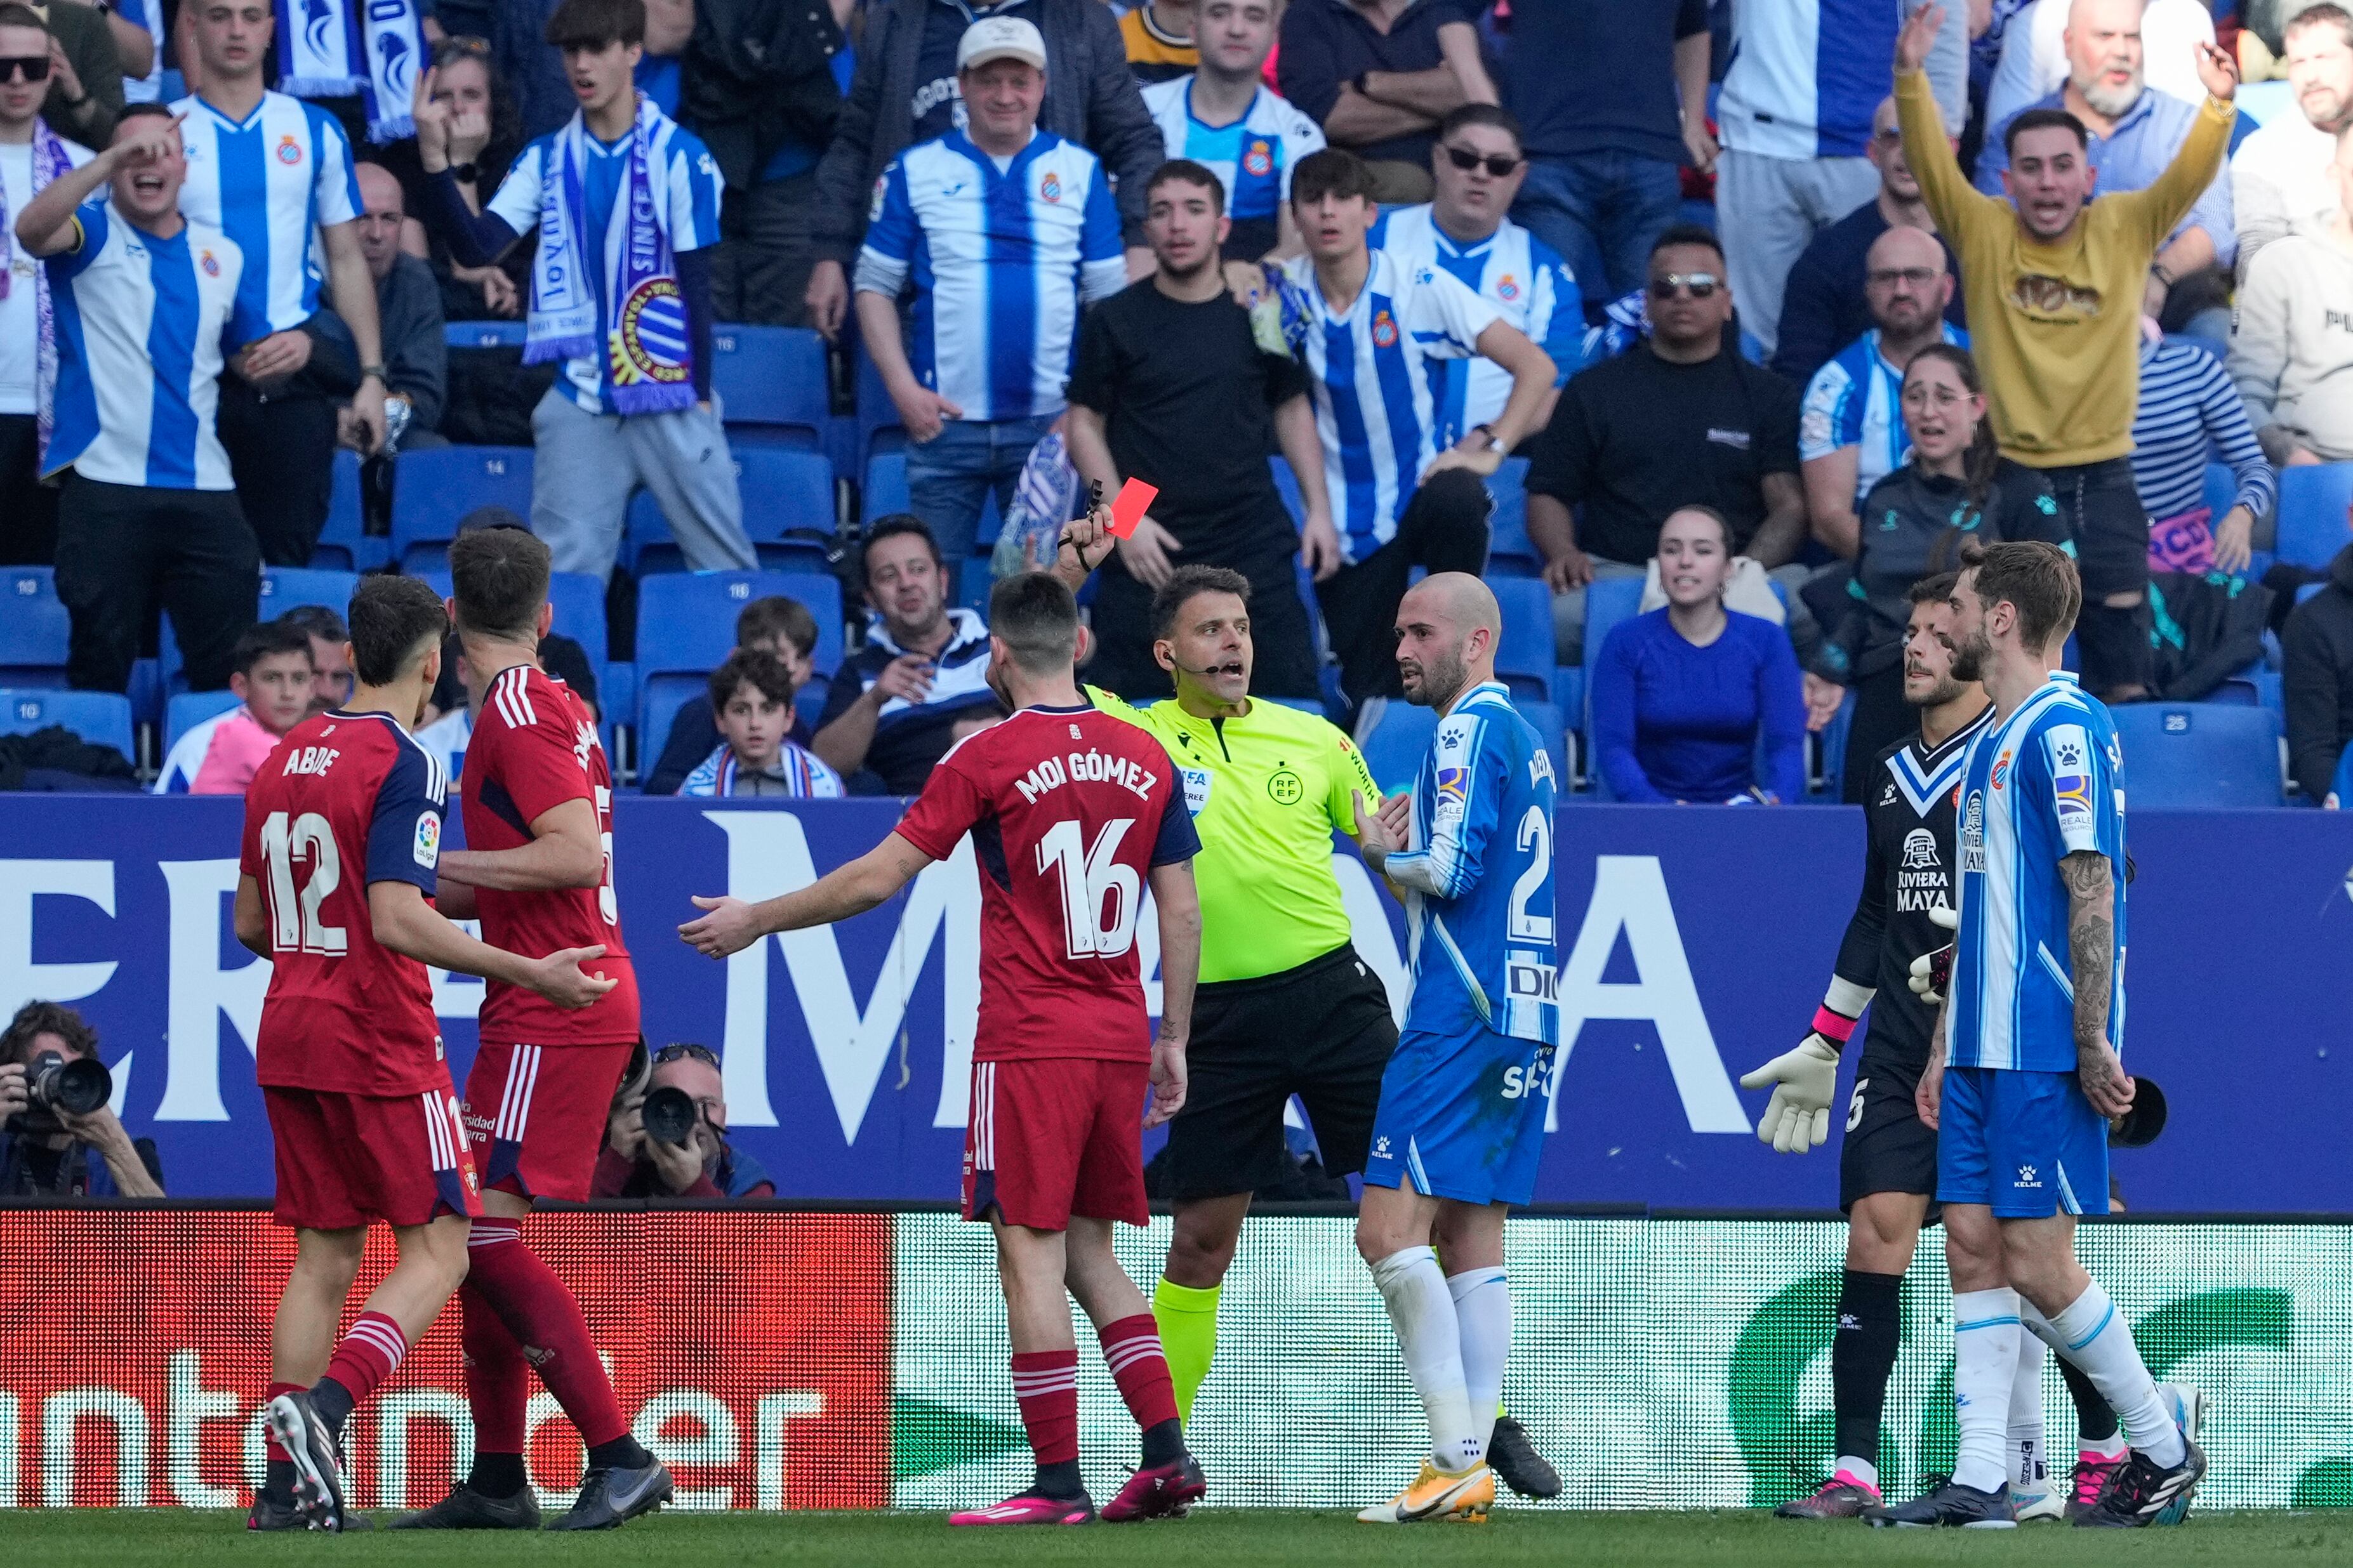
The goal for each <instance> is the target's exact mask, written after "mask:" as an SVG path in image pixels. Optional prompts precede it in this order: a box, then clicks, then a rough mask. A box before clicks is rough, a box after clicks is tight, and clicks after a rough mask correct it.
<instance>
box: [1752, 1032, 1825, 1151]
mask: <svg viewBox="0 0 2353 1568" xmlns="http://www.w3.org/2000/svg"><path fill="white" fill-rule="evenodd" d="M1838 1064H1839V1048H1838V1047H1837V1046H1836V1045H1834V1044H1832V1043H1831V1041H1830V1040H1828V1039H1826V1038H1824V1037H1822V1036H1821V1035H1820V1034H1819V1033H1816V1034H1810V1035H1808V1036H1807V1037H1805V1038H1804V1039H1802V1040H1799V1042H1798V1045H1797V1048H1796V1049H1794V1050H1789V1051H1785V1052H1783V1053H1782V1054H1781V1055H1779V1056H1778V1057H1775V1058H1773V1059H1772V1060H1771V1061H1769V1062H1767V1063H1766V1064H1765V1065H1764V1066H1763V1067H1761V1068H1757V1070H1756V1071H1755V1072H1752V1073H1749V1074H1747V1075H1746V1077H1744V1078H1742V1079H1741V1080H1740V1087H1741V1088H1743V1089H1771V1090H1772V1091H1773V1098H1772V1099H1770V1100H1767V1101H1766V1102H1765V1115H1764V1117H1763V1118H1762V1119H1761V1120H1760V1121H1758V1122H1757V1137H1759V1138H1761V1139H1763V1140H1764V1141H1765V1142H1767V1143H1770V1144H1771V1145H1773V1149H1774V1152H1776V1153H1780V1154H1802V1153H1804V1152H1806V1151H1807V1150H1809V1149H1811V1148H1813V1147H1814V1146H1815V1145H1816V1144H1820V1143H1827V1142H1830V1141H1831V1099H1832V1098H1833V1097H1834V1096H1835V1095H1836V1094H1837V1093H1838Z"/></svg>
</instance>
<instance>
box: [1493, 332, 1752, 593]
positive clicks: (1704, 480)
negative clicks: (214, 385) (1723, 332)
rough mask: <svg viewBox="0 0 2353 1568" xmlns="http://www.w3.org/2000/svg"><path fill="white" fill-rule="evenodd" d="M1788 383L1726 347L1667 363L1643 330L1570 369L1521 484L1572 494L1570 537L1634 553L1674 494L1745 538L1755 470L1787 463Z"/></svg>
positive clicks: (1627, 559)
mask: <svg viewBox="0 0 2353 1568" xmlns="http://www.w3.org/2000/svg"><path fill="white" fill-rule="evenodd" d="M1798 405H1799V395H1798V389H1797V388H1796V387H1794V386H1792V385H1790V384H1788V382H1786V381H1784V380H1782V379H1781V378H1780V377H1779V376H1778V375H1775V374H1773V373H1772V372H1771V371H1769V370H1767V369H1765V368H1763V367H1762V366H1760V365H1753V364H1750V363H1748V362H1747V361H1746V360H1745V359H1742V358H1741V357H1740V356H1739V355H1738V354H1737V353H1731V352H1729V351H1725V352H1722V353H1717V354H1716V356H1715V358H1714V359H1710V360H1704V361H1702V362H1701V363H1698V364H1671V363H1668V362H1667V361H1665V360H1662V359H1661V358H1660V357H1659V356H1658V355H1657V353H1654V352H1652V350H1651V343H1650V342H1649V341H1648V340H1647V339H1646V340H1644V341H1643V342H1640V343H1638V344H1636V345H1635V346H1634V347H1633V348H1631V349H1630V350H1628V351H1627V352H1626V353H1622V354H1620V355H1619V356H1618V357H1617V358H1616V359H1613V360H1607V361H1604V362H1603V363H1600V364H1598V365H1595V366H1594V367H1593V368H1592V369H1590V370H1588V371H1585V372H1583V373H1581V374H1577V375H1575V376H1572V377H1571V378H1570V379H1569V383H1568V384H1567V386H1566V387H1563V388H1562V389H1561V395H1560V402H1559V403H1558V405H1556V406H1555V408H1554V409H1553V416H1552V423H1551V424H1549V425H1547V426H1545V428H1544V431H1543V433H1542V434H1540V435H1539V436H1537V437H1536V439H1535V451H1534V460H1533V461H1532V462H1531V463H1530V464H1529V468H1528V489H1530V490H1531V491H1534V492H1535V493H1537V494H1540V495H1548V496H1551V497H1554V498H1555V499H1556V500H1560V501H1562V502H1564V503H1565V504H1567V505H1568V506H1572V507H1574V506H1579V505H1582V506H1583V507H1584V509H1585V512H1584V516H1583V518H1582V520H1581V521H1579V522H1578V524H1577V547H1578V548H1579V549H1581V550H1583V551H1584V552H1586V553H1587V554H1588V555H1593V556H1598V557H1599V558H1600V559H1602V560H1604V561H1618V562H1623V563H1627V564H1629V565H1639V564H1641V563H1643V562H1645V561H1648V560H1649V559H1650V558H1651V556H1652V555H1654V554H1656V553H1657V552H1658V547H1659V525H1660V524H1661V523H1662V522H1664V521H1666V517H1667V514H1668V513H1669V512H1671V511H1672V510H1675V509H1676V508H1677V507H1680V506H1694V505H1699V506H1712V507H1714V508H1715V510H1718V511H1720V512H1722V513H1723V514H1724V515H1725V518H1726V519H1728V520H1729V521H1731V523H1732V537H1733V541H1734V543H1735V544H1736V546H1738V547H1739V548H1740V549H1743V550H1745V549H1746V548H1747V547H1748V542H1749V541H1750V540H1752V539H1754V538H1755V537H1756V536H1757V529H1758V528H1760V527H1762V526H1763V524H1764V521H1765V510H1766V507H1765V491H1764V486H1763V484H1762V480H1763V479H1764V477H1765V476H1766V475H1767V474H1795V473H1796V472H1797V471H1798Z"/></svg>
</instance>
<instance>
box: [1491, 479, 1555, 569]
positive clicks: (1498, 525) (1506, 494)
mask: <svg viewBox="0 0 2353 1568" xmlns="http://www.w3.org/2000/svg"><path fill="white" fill-rule="evenodd" d="M1487 493H1488V494H1489V495H1492V496H1493V497H1494V498H1495V511H1494V515H1493V517H1492V518H1490V519H1489V520H1488V528H1489V529H1490V531H1492V533H1493V541H1492V542H1490V544H1489V545H1488V547H1487V549H1488V553H1489V554H1491V555H1495V556H1501V557H1503V558H1504V560H1506V561H1509V562H1513V563H1520V564H1522V565H1524V566H1525V569H1528V570H1534V569H1535V566H1536V565H1537V564H1538V563H1540V562H1541V561H1542V559H1543V557H1542V556H1540V555H1539V554H1538V553H1537V552H1536V547H1535V545H1533V544H1531V543H1529V542H1528V460H1527V459H1526V458H1504V466H1503V467H1502V468H1497V469H1496V470H1495V473H1494V476H1493V478H1492V479H1489V480H1488V481H1487Z"/></svg>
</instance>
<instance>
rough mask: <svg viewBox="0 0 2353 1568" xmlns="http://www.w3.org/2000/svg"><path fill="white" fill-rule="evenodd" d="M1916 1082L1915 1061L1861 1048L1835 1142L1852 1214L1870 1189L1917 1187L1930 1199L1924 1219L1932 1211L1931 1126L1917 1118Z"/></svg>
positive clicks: (1844, 1206)
mask: <svg viewBox="0 0 2353 1568" xmlns="http://www.w3.org/2000/svg"><path fill="white" fill-rule="evenodd" d="M1919 1085H1920V1068H1919V1065H1918V1064H1916V1063H1910V1062H1901V1061H1897V1060H1895V1059H1894V1058H1889V1057H1883V1056H1873V1055H1870V1054H1868V1053H1866V1054H1865V1055H1864V1057H1863V1058H1862V1065H1861V1066H1860V1067H1859V1068H1856V1069H1855V1079H1854V1094H1853V1096H1852V1098H1851V1099H1850V1100H1848V1101H1847V1110H1846V1135H1845V1137H1844V1138H1842V1139H1841V1140H1840V1142H1839V1208H1840V1209H1841V1211H1842V1212H1844V1213H1847V1214H1852V1213H1853V1212H1854V1205H1855V1204H1856V1203H1857V1202H1858V1201H1860V1200H1861V1199H1863V1198H1867V1197H1869V1196H1870V1195H1871V1194H1873V1193H1917V1194H1921V1195H1923V1196H1925V1197H1926V1198H1927V1199H1928V1200H1929V1204H1928V1217H1929V1219H1930V1220H1931V1221H1933V1220H1935V1218H1936V1214H1937V1205H1936V1201H1935V1200H1936V1129H1935V1128H1933V1127H1931V1126H1929V1125H1928V1124H1927V1123H1926V1122H1925V1121H1921V1120H1920V1110H1919V1107H1918V1106H1917V1105H1916V1104H1915V1102H1914V1100H1913V1091H1914V1090H1915V1089H1917V1088H1919Z"/></svg>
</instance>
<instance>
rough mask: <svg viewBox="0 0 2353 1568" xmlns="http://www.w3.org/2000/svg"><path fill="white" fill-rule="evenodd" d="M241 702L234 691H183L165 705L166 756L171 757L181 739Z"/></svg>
mask: <svg viewBox="0 0 2353 1568" xmlns="http://www.w3.org/2000/svg"><path fill="white" fill-rule="evenodd" d="M240 700H241V699H239V698H238V696H237V693H236V692H234V691H183V692H181V693H180V694H179V695H178V696H176V697H174V698H173V699H172V700H170V701H169V702H167V703H165V704H164V755H165V756H167V757H168V756H170V755H171V754H172V748H173V747H174V746H176V745H178V744H179V743H180V737H181V736H183V735H185V734H186V733H187V732H188V731H191V730H193V729H195V727H196V726H197V725H199V724H201V723H203V722H204V721H206V720H207V719H209V718H211V717H212V716H213V715H214V714H216V713H226V712H227V711H228V710H230V709H232V708H234V707H236V706H237V703H238V702H239V701H240Z"/></svg>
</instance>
